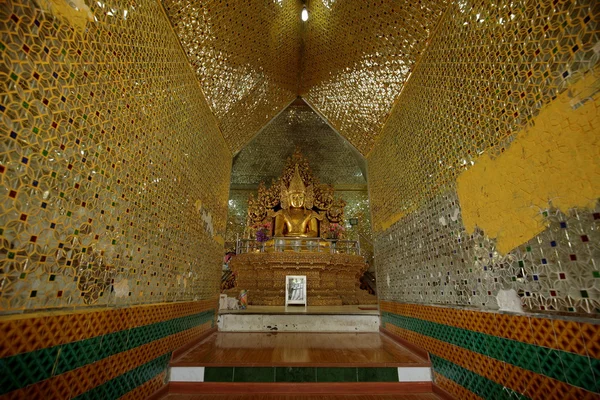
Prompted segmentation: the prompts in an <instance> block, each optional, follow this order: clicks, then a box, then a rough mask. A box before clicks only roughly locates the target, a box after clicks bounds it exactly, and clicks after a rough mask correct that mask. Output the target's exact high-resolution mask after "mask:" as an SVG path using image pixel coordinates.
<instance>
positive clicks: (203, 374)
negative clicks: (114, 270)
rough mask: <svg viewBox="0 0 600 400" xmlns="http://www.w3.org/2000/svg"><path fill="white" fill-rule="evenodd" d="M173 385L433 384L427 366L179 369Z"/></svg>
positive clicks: (173, 373) (175, 369)
mask: <svg viewBox="0 0 600 400" xmlns="http://www.w3.org/2000/svg"><path fill="white" fill-rule="evenodd" d="M169 381H170V382H255V383H259V382H262V383H267V382H271V383H277V382H280V383H285V382H287V383H289V382H294V383H309V382H312V383H331V382H358V383H360V382H431V368H430V367H428V366H414V367H412V366H404V367H368V366H365V367H345V366H338V367H308V366H306V367H297V366H296V367H289V366H277V367H257V366H251V367H250V366H231V367H213V366H177V367H171V368H170V374H169Z"/></svg>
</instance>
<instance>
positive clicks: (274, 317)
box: [217, 313, 379, 332]
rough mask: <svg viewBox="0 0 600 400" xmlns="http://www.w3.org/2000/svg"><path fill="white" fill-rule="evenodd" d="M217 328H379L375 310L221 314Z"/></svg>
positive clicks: (334, 329) (307, 330) (291, 330)
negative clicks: (361, 311)
mask: <svg viewBox="0 0 600 400" xmlns="http://www.w3.org/2000/svg"><path fill="white" fill-rule="evenodd" d="M217 325H218V328H219V331H220V332H378V331H379V315H377V314H301V313H296V314H243V313H227V314H220V315H219V317H218V320H217Z"/></svg>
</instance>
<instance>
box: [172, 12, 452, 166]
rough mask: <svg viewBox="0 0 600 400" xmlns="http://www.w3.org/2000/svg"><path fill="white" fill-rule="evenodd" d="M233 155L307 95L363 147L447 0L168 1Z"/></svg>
mask: <svg viewBox="0 0 600 400" xmlns="http://www.w3.org/2000/svg"><path fill="white" fill-rule="evenodd" d="M162 2H163V5H164V8H165V10H166V12H167V14H168V16H169V19H170V21H171V23H172V25H173V28H174V30H175V32H176V33H177V35H178V36H179V39H180V42H181V44H182V46H183V48H184V50H185V52H186V53H187V56H188V58H189V60H190V63H191V65H192V67H193V68H194V70H195V71H196V73H197V76H198V79H199V81H200V85H201V87H202V89H203V90H204V93H205V95H206V97H207V100H208V101H209V103H210V104H211V107H212V110H213V113H214V115H215V117H216V118H217V120H218V122H219V126H220V128H221V131H222V133H223V136H224V138H225V141H226V142H227V144H228V145H229V147H230V149H231V151H232V152H233V153H237V152H239V151H240V150H241V149H242V148H243V147H244V146H245V145H246V144H247V143H248V142H249V141H250V140H251V139H252V137H253V136H254V135H255V134H256V133H257V132H259V131H260V129H261V128H262V127H264V126H265V125H266V124H267V123H268V122H269V121H270V120H271V119H272V118H274V117H275V116H276V115H277V113H278V112H280V111H281V110H283V109H284V108H285V107H286V106H287V105H288V104H289V103H290V102H291V101H293V100H294V99H295V98H296V96H298V95H301V96H302V97H303V98H304V99H305V100H306V101H307V102H308V103H309V104H310V105H311V106H312V107H313V108H315V109H316V110H317V111H318V112H319V113H320V114H321V115H323V116H324V117H325V118H326V119H327V120H328V122H329V123H330V124H331V125H332V126H333V127H334V128H335V129H336V130H337V131H338V132H339V133H340V134H341V135H342V136H344V137H345V138H346V139H348V141H349V142H350V143H351V144H352V145H354V147H356V149H358V150H359V151H360V152H361V153H362V154H363V155H366V154H367V153H368V152H369V151H370V150H371V148H372V147H373V144H374V143H375V141H376V140H377V138H378V136H379V134H380V132H381V130H382V127H383V125H384V123H385V121H386V119H387V117H388V115H389V114H390V112H391V109H392V107H393V104H394V101H395V99H396V98H397V97H398V95H399V94H400V91H401V90H402V86H403V85H404V83H405V82H406V79H407V78H408V76H409V74H410V71H411V70H412V69H413V68H414V66H415V64H416V63H417V61H418V59H419V58H420V55H421V54H422V52H423V51H424V49H425V47H426V45H427V40H428V37H429V35H430V34H431V32H432V31H433V29H434V27H435V25H436V23H437V21H438V20H439V18H440V17H441V15H442V13H443V11H444V9H445V1H444V0H421V1H418V2H414V1H410V0H399V1H389V0H343V1H342V0H306V4H307V7H308V10H309V13H310V18H309V20H308V22H306V23H302V21H301V20H300V18H299V16H300V11H301V10H302V6H303V2H302V0H162Z"/></svg>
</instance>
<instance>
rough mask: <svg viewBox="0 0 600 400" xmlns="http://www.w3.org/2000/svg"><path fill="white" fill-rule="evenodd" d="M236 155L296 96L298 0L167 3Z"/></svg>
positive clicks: (182, 0)
mask: <svg viewBox="0 0 600 400" xmlns="http://www.w3.org/2000/svg"><path fill="white" fill-rule="evenodd" d="M162 3H163V5H164V7H165V10H166V11H167V14H168V16H169V19H170V21H171V23H172V25H173V27H174V28H175V32H176V33H177V35H178V37H179V40H180V42H181V44H182V45H183V48H184V50H185V52H186V54H187V57H188V59H189V61H190V63H191V64H192V67H193V69H194V70H195V71H196V76H197V78H198V80H199V81H200V84H201V86H202V89H203V90H204V93H205V94H206V98H207V99H208V101H209V104H210V106H211V108H212V110H213V112H214V114H215V116H216V118H217V119H218V121H219V127H220V129H221V131H222V132H223V136H224V137H225V140H226V141H227V144H228V146H229V148H230V149H231V150H232V152H234V153H236V152H238V151H239V150H241V149H242V147H244V145H245V144H246V143H247V142H248V141H249V140H250V139H251V138H252V137H253V136H254V135H255V134H256V133H257V132H258V131H259V130H260V129H261V128H262V127H263V126H264V125H265V124H266V123H267V122H268V121H269V120H271V119H272V118H273V117H274V116H275V115H276V114H277V113H278V112H279V111H281V110H282V109H283V108H284V107H285V106H286V105H287V104H289V103H290V102H291V101H292V100H294V99H295V98H296V96H297V93H298V77H299V65H300V64H299V63H300V55H301V50H300V46H301V38H300V29H301V20H300V11H301V9H302V3H301V2H300V1H294V0H292V1H273V0H251V1H235V0H232V1H209V0H162Z"/></svg>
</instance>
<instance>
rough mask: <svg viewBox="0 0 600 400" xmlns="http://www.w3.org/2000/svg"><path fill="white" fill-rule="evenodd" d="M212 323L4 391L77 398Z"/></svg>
mask: <svg viewBox="0 0 600 400" xmlns="http://www.w3.org/2000/svg"><path fill="white" fill-rule="evenodd" d="M211 325H212V324H211V323H206V324H204V325H202V326H197V327H194V328H192V329H188V330H186V331H183V332H179V333H176V334H175V335H171V336H168V337H166V338H163V339H159V340H155V341H153V342H150V343H148V344H145V345H142V346H139V347H136V348H134V349H132V350H129V351H125V352H122V353H118V354H115V355H114V356H110V357H107V358H104V359H102V360H100V361H98V362H95V363H93V364H88V365H85V366H83V367H81V368H77V369H74V370H72V371H69V372H66V373H64V374H61V375H56V376H53V377H52V378H50V379H46V380H44V381H41V382H38V383H35V384H33V385H29V386H27V387H25V388H22V389H18V390H14V391H12V392H9V393H7V394H6V398H7V399H42V398H72V397H77V396H79V395H81V394H83V393H86V392H87V391H89V390H91V389H93V388H95V387H97V386H99V385H102V384H104V383H105V382H107V381H109V380H111V379H114V378H116V377H118V376H119V375H122V374H124V373H125V372H127V371H130V370H131V369H133V368H137V367H138V366H140V365H142V364H145V363H147V362H150V361H152V360H153V359H155V358H156V357H157V356H162V355H165V354H169V355H170V352H172V351H173V350H174V349H176V348H179V347H181V346H182V345H184V344H185V343H188V342H189V341H191V340H194V339H195V338H197V337H199V336H200V335H202V333H203V332H205V331H206V330H208V329H210V328H211ZM69 390H70V392H69ZM55 393H60V394H63V393H68V394H67V395H66V396H56V395H55Z"/></svg>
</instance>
